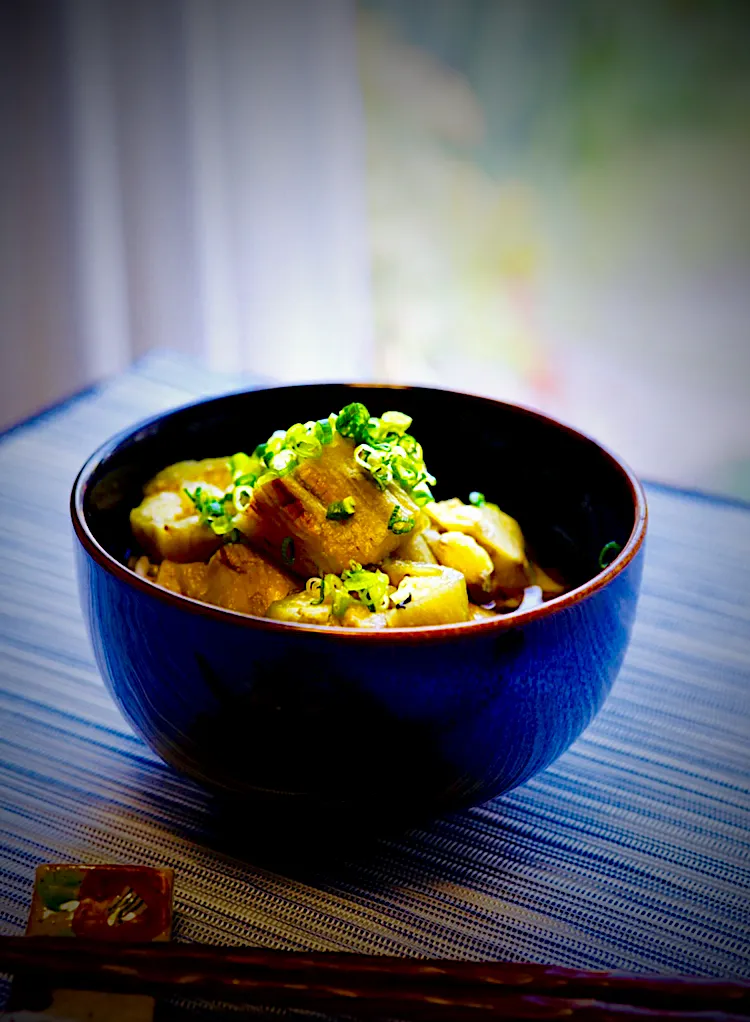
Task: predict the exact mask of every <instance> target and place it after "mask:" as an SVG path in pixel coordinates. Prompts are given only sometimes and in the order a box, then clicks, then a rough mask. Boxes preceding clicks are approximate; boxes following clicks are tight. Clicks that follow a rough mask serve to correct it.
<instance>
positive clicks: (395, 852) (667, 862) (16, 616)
mask: <svg viewBox="0 0 750 1022" xmlns="http://www.w3.org/2000/svg"><path fill="white" fill-rule="evenodd" d="M237 385H238V381H237V380H236V379H231V380H230V379H229V378H227V377H221V376H212V375H211V374H208V373H206V372H205V371H204V370H203V369H202V367H200V366H197V365H194V364H192V363H190V362H187V361H185V360H184V359H181V358H177V357H174V356H171V355H167V354H158V355H155V356H151V357H149V358H148V359H146V360H145V361H144V362H142V363H141V364H140V365H138V366H136V367H135V368H134V369H132V370H131V371H129V372H128V373H126V374H124V375H122V376H121V377H119V378H117V379H116V380H114V381H113V382H112V383H110V384H108V385H106V386H104V387H103V388H101V389H99V390H97V391H94V392H93V393H89V394H87V395H84V396H83V397H81V398H79V399H77V400H75V401H73V402H71V403H69V404H67V405H66V406H64V407H62V408H60V409H57V410H53V411H51V412H50V413H48V414H46V415H44V416H42V417H41V418H39V419H37V420H35V421H33V422H31V423H28V424H26V425H23V426H21V427H19V428H18V429H16V430H13V431H11V432H10V433H9V434H8V435H7V436H6V437H5V438H4V439H3V441H2V443H0V508H1V510H0V555H1V556H0V571H1V572H2V584H1V585H0V700H1V705H2V718H1V724H0V730H1V734H0V798H1V807H2V820H1V822H0V828H1V833H0V859H1V868H2V878H3V883H2V896H1V898H0V927H1V928H2V930H3V931H4V932H7V933H14V932H20V931H22V929H23V926H24V923H25V918H26V913H27V908H28V904H29V900H30V896H31V885H32V878H33V873H34V868H35V866H36V864H37V863H40V862H53V861H78V862H134V863H144V864H151V865H169V866H173V867H174V869H175V874H176V880H175V892H176V894H175V905H176V925H175V936H176V938H177V939H180V940H191V941H192V940H198V941H212V942H217V943H237V944H250V945H252V944H257V945H265V946H270V947H285V948H317V949H326V948H328V949H335V950H350V951H362V952H378V951H380V952H386V953H394V954H402V955H445V956H452V957H462V958H467V959H480V958H485V957H487V958H507V959H528V960H534V961H544V962H551V963H558V964H562V965H576V966H590V967H613V968H625V969H632V970H659V971H680V972H687V973H695V974H705V975H712V976H736V977H750V894H749V890H750V792H749V789H750V751H749V750H750V727H749V724H750V669H749V667H748V664H749V662H750V509H749V508H746V507H744V506H742V505H736V504H732V503H728V502H722V501H715V500H711V499H706V498H704V497H701V496H698V495H691V494H685V493H681V492H679V491H675V490H670V489H668V488H664V487H649V501H650V510H651V528H650V535H649V540H648V550H647V558H646V569H645V577H644V582H643V594H642V601H641V606H640V610H639V614H638V620H637V624H636V629H635V634H634V637H633V641H632V646H631V649H630V651H629V653H628V656H627V659H626V663H625V666H624V667H623V670H622V672H621V675H620V677H619V679H618V680H617V682H616V684H615V687H614V690H613V692H612V694H611V696H610V698H609V699H608V701H607V703H606V705H605V707H604V709H603V711H602V712H601V713H600V714H599V716H598V717H597V719H596V720H595V722H594V723H593V724H592V725H591V727H590V728H589V729H588V730H587V731H586V732H585V734H584V735H583V736H582V737H581V738H580V739H579V740H578V741H577V742H576V743H575V745H574V746H573V747H572V748H571V749H570V750H569V751H568V752H567V753H566V754H565V755H564V756H563V757H562V758H561V759H560V760H559V761H558V762H557V763H555V764H554V765H553V766H552V767H550V768H548V769H547V770H546V771H545V772H544V773H543V774H541V775H540V776H538V777H537V778H535V779H533V780H532V781H530V782H529V783H527V784H526V785H524V786H523V787H522V788H520V789H519V790H517V791H514V792H512V793H510V794H508V795H505V796H503V797H501V798H498V799H496V800H494V801H493V802H491V803H489V804H488V805H486V806H483V807H481V808H478V809H474V810H471V811H468V812H465V813H462V814H460V815H458V816H455V817H452V818H450V819H443V820H439V821H437V822H435V823H434V824H432V825H430V826H429V827H427V828H424V829H420V830H415V831H412V832H410V833H408V834H405V835H403V836H401V837H398V838H388V839H383V840H381V841H380V842H378V843H377V845H376V847H374V848H372V849H370V851H369V853H368V854H367V855H366V856H362V857H357V856H354V857H352V858H350V859H347V860H346V861H343V862H332V863H330V864H329V865H328V866H327V867H325V868H324V867H320V868H318V869H316V870H314V871H312V872H311V873H309V874H308V875H305V876H304V879H301V878H300V877H299V876H289V875H284V874H283V873H281V872H279V871H276V872H274V871H273V870H272V869H270V868H260V867H258V866H254V865H251V864H249V863H248V862H247V861H244V860H243V858H242V857H240V856H237V855H232V854H230V853H229V852H228V851H226V850H222V849H221V848H219V847H217V845H216V843H215V841H213V840H211V839H209V838H208V837H207V834H206V830H205V821H206V804H207V799H206V796H205V795H204V794H203V792H202V791H201V790H200V789H199V788H197V787H196V786H195V785H194V784H192V783H191V782H189V781H187V780H184V779H183V778H181V777H180V776H178V775H176V774H175V773H173V772H172V771H171V770H169V769H168V768H167V767H165V766H164V765H163V764H161V762H160V761H158V760H157V759H156V757H155V756H154V755H153V754H152V753H151V752H150V751H149V750H148V749H147V748H146V746H145V745H144V744H143V743H142V742H141V741H140V740H139V739H138V738H136V737H135V736H134V735H133V733H132V732H131V731H130V729H129V727H128V726H127V725H126V724H125V723H124V721H123V719H122V718H121V716H120V714H119V712H118V711H117V709H116V708H115V706H114V704H113V703H112V701H111V699H110V698H109V696H108V694H107V692H106V691H105V689H104V686H103V683H102V681H101V679H100V677H99V674H98V672H97V670H96V667H95V666H94V662H93V658H92V653H91V650H90V648H89V643H88V639H87V637H86V635H85V632H84V626H83V621H82V618H81V614H80V611H79V608H78V599H77V593H76V587H75V580H74V574H73V563H72V535H71V529H70V527H69V520H68V494H69V490H70V486H71V483H72V480H73V477H74V475H75V473H76V471H77V469H78V468H79V466H80V465H81V463H82V462H83V461H84V459H85V458H86V457H87V455H88V454H89V453H90V452H91V451H92V450H93V449H94V447H96V446H97V445H98V444H99V443H100V442H101V441H102V440H104V439H105V438H106V437H108V436H109V435H110V434H112V433H113V432H115V431H116V430H118V429H121V428H123V427H125V426H128V425H130V424H131V423H133V422H134V421H136V420H138V419H140V418H142V417H144V416H146V415H150V414H152V413H154V412H157V411H159V410H162V409H165V408H168V407H171V406H174V405H176V404H179V403H182V402H184V401H188V400H191V399H192V398H194V397H196V396H199V395H203V394H208V393H217V392H220V391H222V390H226V389H237ZM300 840H301V841H306V840H307V841H313V840H314V835H304V834H303V835H300Z"/></svg>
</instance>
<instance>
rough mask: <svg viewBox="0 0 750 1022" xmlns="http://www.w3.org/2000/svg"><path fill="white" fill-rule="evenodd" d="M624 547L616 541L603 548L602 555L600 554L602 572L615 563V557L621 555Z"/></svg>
mask: <svg viewBox="0 0 750 1022" xmlns="http://www.w3.org/2000/svg"><path fill="white" fill-rule="evenodd" d="M621 550H622V547H621V546H620V544H619V543H615V542H614V540H613V541H612V542H611V543H607V544H606V546H603V547H602V550H601V553H600V554H599V567H600V569H601V570H602V571H604V569H605V568H606V567H607V565H608V564H611V563H612V561H614V559H615V557H617V555H618V554H619V553H620V551H621Z"/></svg>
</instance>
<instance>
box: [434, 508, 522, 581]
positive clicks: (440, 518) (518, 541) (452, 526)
mask: <svg viewBox="0 0 750 1022" xmlns="http://www.w3.org/2000/svg"><path fill="white" fill-rule="evenodd" d="M425 511H426V512H427V514H428V515H429V516H430V518H431V519H432V521H433V522H434V523H435V524H436V525H437V526H438V528H439V529H442V530H443V531H444V532H463V533H465V534H466V535H467V536H471V538H472V539H474V540H476V542H477V543H478V544H479V545H480V546H482V547H484V549H485V550H486V551H487V553H488V554H489V556H490V559H491V560H492V574H491V575H490V576H489V578H487V579H486V581H485V582H483V583H482V584H481V587H480V588H481V591H482V594H483V597H482V598H483V599H491V598H493V597H494V596H496V595H498V594H499V593H516V592H519V591H521V590H523V589H525V588H526V586H527V585H529V583H530V579H529V562H528V559H527V557H526V550H525V546H524V539H523V533H522V532H521V527H520V525H519V524H518V522H517V521H516V520H515V518H511V516H510V515H506V514H505V512H504V511H501V510H500V508H499V507H498V506H497V505H496V504H483V505H482V506H481V507H474V506H473V505H470V504H464V503H463V501H461V500H459V499H458V498H457V497H452V498H451V499H450V500H443V501H434V502H432V503H430V504H427V505H426V506H425ZM438 556H439V555H438Z"/></svg>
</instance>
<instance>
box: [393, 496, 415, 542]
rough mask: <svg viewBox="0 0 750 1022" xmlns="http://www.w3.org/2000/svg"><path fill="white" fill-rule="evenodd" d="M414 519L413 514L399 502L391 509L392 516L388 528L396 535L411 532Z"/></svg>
mask: <svg viewBox="0 0 750 1022" xmlns="http://www.w3.org/2000/svg"><path fill="white" fill-rule="evenodd" d="M414 524H415V523H414V519H413V518H412V516H411V515H408V514H407V513H406V511H404V509H403V508H402V507H401V505H400V504H397V505H396V507H394V509H393V511H391V517H390V519H389V520H388V528H389V529H390V530H391V532H392V533H393V534H394V535H396V536H403V535H405V534H406V533H407V532H411V530H412V529H413V528H414Z"/></svg>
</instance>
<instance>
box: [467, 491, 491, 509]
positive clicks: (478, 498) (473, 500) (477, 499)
mask: <svg viewBox="0 0 750 1022" xmlns="http://www.w3.org/2000/svg"><path fill="white" fill-rule="evenodd" d="M469 503H470V504H473V505H474V507H484V505H485V504H486V503H487V500H486V498H485V496H484V494H483V493H480V492H479V490H472V491H471V493H470V494H469Z"/></svg>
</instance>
